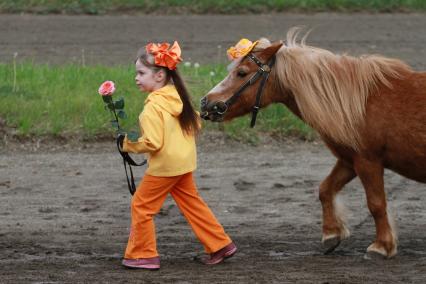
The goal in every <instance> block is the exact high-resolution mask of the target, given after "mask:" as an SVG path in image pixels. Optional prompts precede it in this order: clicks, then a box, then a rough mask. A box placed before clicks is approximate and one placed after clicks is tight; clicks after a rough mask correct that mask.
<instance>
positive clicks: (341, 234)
mask: <svg viewBox="0 0 426 284" xmlns="http://www.w3.org/2000/svg"><path fill="white" fill-rule="evenodd" d="M355 176H356V173H355V171H354V170H353V169H352V167H350V165H348V164H345V162H343V161H342V160H338V161H337V163H336V165H335V166H334V168H333V170H332V171H331V173H330V174H329V175H328V177H327V178H326V179H325V180H324V181H323V182H322V183H321V185H320V192H319V199H320V200H321V205H322V213H323V225H322V230H323V235H322V243H323V246H324V248H325V253H326V254H327V253H330V252H332V251H333V250H334V249H335V248H336V247H337V246H338V245H339V244H340V241H341V240H343V239H346V238H348V237H349V235H350V233H349V230H348V229H347V228H346V225H345V222H344V219H343V216H342V214H343V212H342V210H341V207H339V206H338V204H336V195H337V193H338V192H339V191H340V190H342V188H343V187H344V186H345V184H347V183H348V182H350V181H351V180H352V179H353V178H354V177H355ZM339 209H340V210H339Z"/></svg>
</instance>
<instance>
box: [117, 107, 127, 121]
mask: <svg viewBox="0 0 426 284" xmlns="http://www.w3.org/2000/svg"><path fill="white" fill-rule="evenodd" d="M117 116H118V117H119V118H121V119H126V118H127V114H126V113H125V112H124V110H122V109H120V110H119V111H118V112H117Z"/></svg>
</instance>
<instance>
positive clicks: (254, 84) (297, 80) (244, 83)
mask: <svg viewBox="0 0 426 284" xmlns="http://www.w3.org/2000/svg"><path fill="white" fill-rule="evenodd" d="M300 31H301V30H300V29H299V28H292V29H290V30H289V31H288V33H287V38H286V42H285V45H284V44H282V43H281V42H274V43H270V42H269V41H268V40H266V39H260V40H259V41H258V44H257V45H256V46H255V47H254V48H253V49H252V50H250V52H249V53H248V54H246V55H245V56H244V57H242V58H240V59H239V60H235V61H234V62H233V63H232V64H231V65H230V68H229V74H228V75H227V76H226V78H225V79H223V81H222V82H220V83H219V84H218V85H217V86H215V87H214V88H213V89H212V90H211V91H210V92H209V93H208V94H207V95H206V96H204V97H203V98H202V99H201V111H202V114H201V116H202V117H203V118H204V119H206V120H211V121H225V120H230V119H232V118H234V117H237V116H241V115H244V114H246V113H249V112H250V111H253V109H255V111H253V118H255V115H254V114H255V112H257V108H258V107H265V106H267V105H269V104H270V103H273V102H278V103H283V104H285V105H287V107H288V108H289V109H290V110H291V111H293V112H294V113H295V114H296V115H298V116H299V117H300V118H301V119H303V120H304V121H305V122H306V123H308V124H309V125H310V126H312V127H313V128H314V129H316V130H317V131H318V132H319V133H320V134H321V135H322V136H324V137H328V138H331V139H333V140H334V141H336V142H337V143H339V144H341V145H345V146H348V147H351V148H353V149H357V148H359V146H360V144H361V143H362V141H361V139H360V134H359V133H360V129H361V128H362V127H364V116H365V111H366V103H367V100H368V97H369V95H372V94H376V93H379V92H380V90H384V89H390V88H392V84H391V81H392V80H394V79H400V78H402V77H403V76H404V74H409V72H410V70H411V69H410V68H409V67H408V66H407V65H406V64H404V63H403V62H401V61H399V60H396V59H391V58H385V57H382V56H377V55H367V56H361V57H352V56H349V55H346V54H343V55H338V54H334V53H332V52H330V51H328V50H325V49H321V48H317V47H313V46H308V45H306V44H305V39H306V36H307V34H306V35H305V36H304V37H303V38H302V40H301V41H300V42H297V41H296V40H297V37H298V34H300ZM244 54H245V53H244ZM271 63H274V64H273V65H271ZM271 66H272V67H271ZM264 67H265V68H264ZM268 67H270V68H268ZM263 69H266V71H267V72H263V71H265V70H263ZM269 69H270V70H269ZM259 74H260V75H259ZM265 74H267V75H269V78H268V77H266V79H267V80H265V84H264V87H262V79H259V78H263V77H265V76H264V75H265ZM255 79H256V80H255ZM259 93H263V96H262V97H260V96H258V95H257V94H259ZM253 121H254V120H253V119H252V125H253Z"/></svg>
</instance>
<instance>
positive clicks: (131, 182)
mask: <svg viewBox="0 0 426 284" xmlns="http://www.w3.org/2000/svg"><path fill="white" fill-rule="evenodd" d="M117 149H118V152H119V153H120V155H121V157H123V165H124V171H125V172H126V178H127V186H128V188H129V191H130V194H131V195H133V194H134V193H135V192H136V185H135V178H134V177H133V170H132V166H134V167H140V166H143V165H145V164H146V163H147V160H146V159H145V160H143V161H142V162H141V163H139V164H138V163H136V162H135V161H134V160H133V159H132V157H130V155H129V153H127V152H123V151H121V150H120V141H119V140H118V139H117ZM127 167H129V172H130V178H129V174H128V172H127Z"/></svg>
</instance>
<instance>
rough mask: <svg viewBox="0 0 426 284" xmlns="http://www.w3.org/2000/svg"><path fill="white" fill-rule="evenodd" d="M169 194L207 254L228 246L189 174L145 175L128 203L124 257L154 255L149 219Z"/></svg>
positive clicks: (154, 245) (221, 228) (153, 235)
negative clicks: (126, 241)
mask: <svg viewBox="0 0 426 284" xmlns="http://www.w3.org/2000/svg"><path fill="white" fill-rule="evenodd" d="M168 193H170V194H171V195H172V197H173V199H174V200H175V201H176V204H177V205H178V207H179V209H180V211H181V212H182V213H183V215H184V216H185V218H186V219H187V220H188V222H189V224H190V225H191V227H192V230H193V231H194V233H195V235H196V236H197V238H198V239H199V240H200V242H201V243H202V244H203V246H204V249H205V251H206V252H207V253H213V252H216V251H218V250H220V249H221V248H223V247H225V246H227V245H228V244H230V243H231V239H230V238H229V236H228V235H227V234H226V233H225V231H224V230H223V227H222V226H221V225H220V224H219V222H218V221H217V219H216V218H215V216H214V215H213V213H212V211H211V210H210V209H209V207H208V206H207V204H206V203H205V202H204V201H203V200H202V199H201V197H200V195H199V194H198V191H197V188H196V185H195V183H194V179H193V176H192V173H187V174H184V175H180V176H174V177H156V176H150V175H145V176H144V178H143V179H142V182H141V183H140V184H139V186H138V188H137V190H136V192H135V194H134V195H133V198H132V202H131V215H132V224H131V229H130V236H129V241H128V243H127V248H126V252H125V255H124V257H125V258H129V259H136V258H150V257H156V256H158V252H157V242H156V237H155V226H154V221H153V218H154V216H155V214H157V213H158V212H159V211H160V209H161V206H162V205H163V203H164V201H165V199H166V197H167V194H168Z"/></svg>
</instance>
